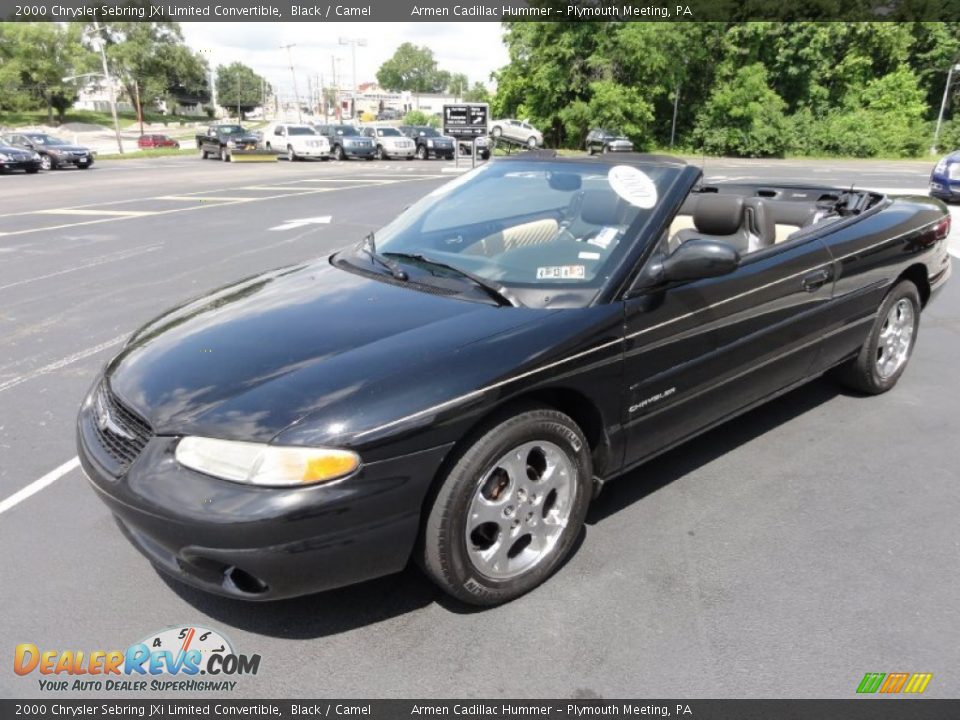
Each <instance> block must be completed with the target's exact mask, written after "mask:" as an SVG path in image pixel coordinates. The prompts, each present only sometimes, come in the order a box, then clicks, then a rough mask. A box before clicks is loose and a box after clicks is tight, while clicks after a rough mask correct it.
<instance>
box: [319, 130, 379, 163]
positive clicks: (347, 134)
mask: <svg viewBox="0 0 960 720" xmlns="http://www.w3.org/2000/svg"><path fill="white" fill-rule="evenodd" d="M316 127H317V132H318V133H320V134H321V135H325V136H326V138H327V140H329V141H330V157H332V158H333V159H334V160H347V159H349V158H366V159H367V160H373V157H374V153H375V152H376V150H377V147H376V143H374V142H373V140H371V139H370V138H368V137H366V136H365V135H364V134H363V133H361V132H360V130H358V129H357V128H356V127H354V126H353V125H317V126H316Z"/></svg>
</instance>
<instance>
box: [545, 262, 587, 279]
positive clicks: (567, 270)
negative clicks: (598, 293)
mask: <svg viewBox="0 0 960 720" xmlns="http://www.w3.org/2000/svg"><path fill="white" fill-rule="evenodd" d="M586 276H587V266H586V265H553V266H550V267H538V268H537V280H583V279H584V278H585V277H586Z"/></svg>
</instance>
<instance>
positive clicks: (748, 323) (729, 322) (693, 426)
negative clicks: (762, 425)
mask: <svg viewBox="0 0 960 720" xmlns="http://www.w3.org/2000/svg"><path fill="white" fill-rule="evenodd" d="M831 263H832V257H831V255H830V253H829V251H828V250H827V248H826V246H825V245H824V244H823V243H822V242H821V241H820V240H819V239H817V238H808V239H806V240H802V241H798V242H792V243H786V244H784V245H782V246H774V247H771V248H767V249H765V250H761V251H759V252H756V253H753V254H751V255H747V256H745V257H744V258H743V260H742V261H741V264H740V266H739V267H738V268H737V269H736V270H734V271H733V272H732V273H730V274H728V275H723V276H720V277H714V278H707V279H702V280H694V281H690V282H686V283H682V284H679V285H676V286H674V287H666V288H665V289H664V288H661V289H656V288H654V289H651V290H650V291H647V292H645V293H643V294H640V295H638V296H637V297H633V298H630V299H628V300H627V301H626V302H625V306H624V312H625V317H624V328H625V344H624V351H625V366H624V371H625V375H624V377H625V382H626V388H625V393H624V400H625V401H624V411H623V422H624V426H625V428H626V437H627V449H626V454H625V463H626V465H628V466H629V465H632V464H635V463H637V462H639V461H641V460H643V459H644V458H646V457H648V456H650V455H652V454H655V453H656V452H658V451H659V450H661V449H663V448H665V447H667V446H669V445H672V444H674V443H676V442H680V441H682V440H683V439H685V438H687V437H689V436H691V435H693V434H695V433H696V432H698V431H700V430H703V429H704V428H706V427H708V426H710V425H713V424H715V423H717V422H720V421H722V420H723V419H725V418H727V417H730V416H731V415H733V414H735V413H737V412H738V411H740V410H742V409H744V408H746V407H748V406H750V405H753V404H755V403H757V402H759V401H761V400H762V399H764V398H767V397H769V396H772V395H773V394H775V393H777V392H779V391H781V390H783V389H784V388H787V387H789V386H791V385H793V384H795V383H797V382H798V381H800V380H801V379H805V378H806V377H807V376H808V375H809V374H810V372H811V371H812V367H813V363H814V360H815V358H816V355H817V352H818V344H819V342H820V335H821V332H822V328H823V325H824V323H825V318H824V315H825V314H826V311H827V307H828V305H829V300H830V296H831V285H832V279H831V275H830V268H832V264H831Z"/></svg>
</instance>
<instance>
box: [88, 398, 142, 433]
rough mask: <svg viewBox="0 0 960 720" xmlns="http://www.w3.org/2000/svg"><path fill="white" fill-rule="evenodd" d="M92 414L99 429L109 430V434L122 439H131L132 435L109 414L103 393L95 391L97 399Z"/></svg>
mask: <svg viewBox="0 0 960 720" xmlns="http://www.w3.org/2000/svg"><path fill="white" fill-rule="evenodd" d="M93 409H94V416H95V417H96V420H97V427H98V428H100V430H101V431H109V432H110V433H111V434H113V435H116V436H117V437H121V438H123V439H124V440H133V435H132V434H130V433H129V432H127V430H126V429H125V428H123V427H122V426H121V425H120V424H119V423H118V422H117V421H116V420H114V419H113V415H111V414H110V408H109V407H107V403H106V402H105V401H104V399H103V393H102V392H101V393H97V399H96V402H95V403H94V408H93Z"/></svg>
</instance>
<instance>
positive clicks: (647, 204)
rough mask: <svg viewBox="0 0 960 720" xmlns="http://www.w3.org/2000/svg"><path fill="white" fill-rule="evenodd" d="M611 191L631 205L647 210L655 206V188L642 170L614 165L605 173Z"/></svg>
mask: <svg viewBox="0 0 960 720" xmlns="http://www.w3.org/2000/svg"><path fill="white" fill-rule="evenodd" d="M607 181H608V182H609V183H610V187H612V188H613V191H614V192H615V193H616V194H617V195H619V196H620V197H622V198H623V199H624V200H626V201H627V202H628V203H630V204H631V205H635V206H636V207H638V208H643V209H645V210H649V209H650V208H652V207H653V206H654V205H656V204H657V186H656V185H654V184H653V180H651V179H650V176H649V175H647V174H646V173H645V172H643V170H638V169H637V168H635V167H631V166H630V165H616V166H614V167H612V168H610V172H608V173H607Z"/></svg>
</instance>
